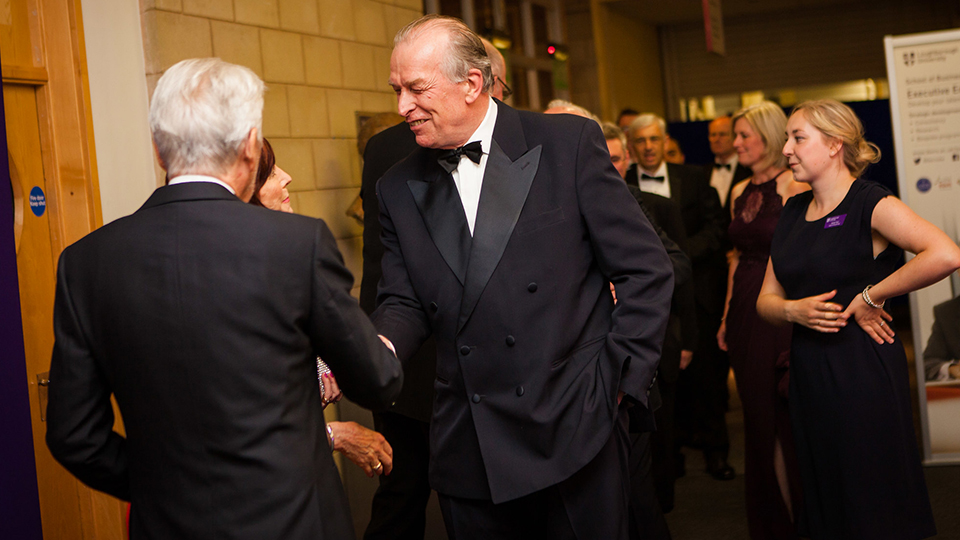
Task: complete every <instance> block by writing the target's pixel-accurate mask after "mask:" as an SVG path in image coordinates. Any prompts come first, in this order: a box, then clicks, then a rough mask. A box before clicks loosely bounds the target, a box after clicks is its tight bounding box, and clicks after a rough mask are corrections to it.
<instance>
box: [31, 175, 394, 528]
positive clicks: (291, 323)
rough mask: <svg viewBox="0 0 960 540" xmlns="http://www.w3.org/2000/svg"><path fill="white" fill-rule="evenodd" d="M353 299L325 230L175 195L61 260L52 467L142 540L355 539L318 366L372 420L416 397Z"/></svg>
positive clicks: (152, 202) (153, 202) (216, 189)
mask: <svg viewBox="0 0 960 540" xmlns="http://www.w3.org/2000/svg"><path fill="white" fill-rule="evenodd" d="M352 282H353V278H352V276H351V275H350V273H349V272H348V271H347V270H346V268H345V267H344V265H343V262H342V260H341V257H340V253H339V251H338V250H337V247H336V243H335V241H334V238H333V237H332V236H331V234H330V231H329V229H328V228H327V226H326V225H325V224H324V223H323V222H322V221H319V220H316V219H311V218H307V217H304V216H298V215H293V214H284V213H282V212H275V211H272V210H267V209H265V208H259V207H255V206H253V205H249V204H245V203H243V202H241V201H240V200H239V199H237V198H236V197H235V196H233V195H231V194H230V193H229V192H228V191H227V190H226V189H224V188H223V187H221V186H218V185H216V184H213V183H188V184H180V185H173V186H167V187H161V188H159V189H158V190H156V191H155V192H154V193H153V195H152V196H151V197H150V199H149V200H148V201H147V202H146V203H145V204H144V205H143V207H142V208H140V209H139V210H138V211H137V212H135V213H134V214H133V215H131V216H128V217H125V218H122V219H120V220H117V221H115V222H113V223H110V224H108V225H106V226H104V227H102V228H100V229H99V230H97V231H94V232H92V233H91V234H89V235H87V236H86V237H84V238H82V239H81V240H79V241H78V242H76V243H75V244H73V245H72V246H70V247H68V248H67V249H65V250H64V251H63V253H62V255H61V257H60V263H59V268H58V273H57V293H56V304H55V309H54V333H55V336H56V342H55V345H54V351H53V359H52V362H51V367H50V387H49V405H48V407H47V444H48V445H49V447H50V450H51V452H52V453H53V455H54V457H55V458H57V460H58V461H59V462H60V463H62V464H63V465H64V466H65V467H66V468H67V469H68V470H69V471H70V472H72V473H73V474H75V475H76V476H77V477H78V478H79V479H80V480H82V481H83V482H84V483H86V484H87V485H89V486H90V487H93V488H95V489H98V490H101V491H104V492H106V493H109V494H110V495H113V496H115V497H119V498H121V499H124V500H127V501H131V502H132V513H131V517H130V529H131V538H134V539H137V538H238V539H239V538H249V539H258V540H259V539H264V538H278V539H279V538H283V539H285V540H286V539H290V538H294V539H307V538H310V539H315V538H344V539H345V538H351V539H352V538H353V537H354V535H353V526H352V523H351V520H350V514H349V509H348V507H347V504H346V501H345V498H344V495H343V489H342V487H341V485H340V478H339V475H338V473H337V468H336V466H335V465H334V462H333V460H332V459H331V456H330V447H329V445H328V444H327V440H326V432H325V430H324V419H323V410H322V408H321V403H320V394H319V388H318V385H317V368H316V361H315V359H316V356H317V355H320V356H322V357H323V359H324V360H325V361H326V362H327V363H328V364H329V365H330V368H331V369H332V370H333V371H334V373H336V374H337V382H338V383H339V385H340V387H341V388H342V389H343V392H344V394H346V395H347V396H348V397H349V398H350V399H352V400H354V401H356V402H357V403H359V404H361V405H362V406H365V407H370V408H384V407H386V406H388V405H389V404H390V403H391V401H392V400H393V399H394V398H395V397H396V396H397V394H398V393H399V390H400V385H401V382H402V373H401V370H400V363H399V362H398V361H397V360H396V359H395V358H393V356H392V354H391V353H390V352H389V351H388V350H387V349H386V347H384V346H383V345H382V343H381V342H380V340H379V338H377V335H376V331H375V330H374V328H373V326H372V325H371V324H370V322H369V320H368V319H367V317H366V315H365V314H364V313H363V311H361V309H360V307H359V306H358V305H357V304H356V302H355V301H354V300H353V299H352V298H351V296H350V292H349V291H350V288H351V286H352ZM111 394H113V395H114V396H116V400H117V403H118V404H119V406H120V411H121V413H122V414H123V424H124V427H125V429H126V437H122V436H120V435H119V434H117V433H116V432H114V431H113V424H114V415H113V408H112V407H111V403H110V396H111Z"/></svg>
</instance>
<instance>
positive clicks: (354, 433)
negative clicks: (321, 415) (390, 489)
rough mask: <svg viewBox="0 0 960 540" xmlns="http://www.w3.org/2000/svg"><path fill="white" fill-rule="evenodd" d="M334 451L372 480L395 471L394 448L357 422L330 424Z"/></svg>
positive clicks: (381, 437)
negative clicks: (345, 457)
mask: <svg viewBox="0 0 960 540" xmlns="http://www.w3.org/2000/svg"><path fill="white" fill-rule="evenodd" d="M328 425H329V426H330V430H331V432H332V433H333V449H334V450H336V451H338V452H340V453H341V454H343V455H345V456H347V459H349V460H350V461H352V462H354V463H355V464H356V465H357V467H360V468H361V469H363V472H364V473H366V475H367V476H368V477H370V478H373V476H374V475H379V474H390V471H392V470H393V448H391V447H390V444H389V443H388V442H387V440H386V439H384V438H383V435H381V434H379V433H377V432H376V431H373V430H371V429H367V428H365V427H363V426H361V425H360V424H358V423H356V422H330V423H329V424H328Z"/></svg>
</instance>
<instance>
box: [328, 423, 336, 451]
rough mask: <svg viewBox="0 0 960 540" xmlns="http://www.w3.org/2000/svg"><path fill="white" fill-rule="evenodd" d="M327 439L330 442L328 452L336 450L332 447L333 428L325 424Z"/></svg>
mask: <svg viewBox="0 0 960 540" xmlns="http://www.w3.org/2000/svg"><path fill="white" fill-rule="evenodd" d="M327 439H328V440H329V442H330V451H331V452H333V451H334V450H336V448H335V447H334V446H333V426H331V425H330V424H327Z"/></svg>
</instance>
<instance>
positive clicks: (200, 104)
mask: <svg viewBox="0 0 960 540" xmlns="http://www.w3.org/2000/svg"><path fill="white" fill-rule="evenodd" d="M264 90H265V87H264V85H263V81H261V80H260V78H259V77H257V76H256V75H255V74H254V73H253V72H252V71H250V70H249V69H247V68H245V67H243V66H237V65H234V64H228V63H227V62H224V61H223V60H220V59H219V58H194V59H190V60H183V61H181V62H178V63H177V64H175V65H174V66H173V67H171V68H170V69H168V70H167V71H166V73H164V74H163V76H162V77H160V81H159V82H157V88H156V89H155V90H154V91H153V99H152V100H151V103H150V132H151V134H152V135H153V142H154V144H156V145H157V154H158V155H159V156H160V160H161V161H162V162H163V164H164V167H165V168H166V169H167V174H168V175H169V177H170V178H173V177H174V176H180V175H182V174H188V173H197V174H210V175H219V174H221V173H223V172H225V171H226V170H227V169H228V168H229V167H230V166H231V165H232V164H233V163H234V162H235V161H236V159H237V157H238V156H239V155H240V150H241V149H242V145H243V143H244V141H245V140H246V138H247V137H248V136H249V134H250V130H251V129H254V128H256V130H257V139H258V140H262V135H261V124H262V119H263V92H264Z"/></svg>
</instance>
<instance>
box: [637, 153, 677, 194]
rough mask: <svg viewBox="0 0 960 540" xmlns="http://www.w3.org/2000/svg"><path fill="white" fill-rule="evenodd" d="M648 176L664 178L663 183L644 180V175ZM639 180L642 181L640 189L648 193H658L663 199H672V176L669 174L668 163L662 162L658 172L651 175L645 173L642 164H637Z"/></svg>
mask: <svg viewBox="0 0 960 540" xmlns="http://www.w3.org/2000/svg"><path fill="white" fill-rule="evenodd" d="M644 174H647V175H650V176H662V177H663V182H661V181H659V180H644V179H643V175H644ZM637 180H639V181H640V189H641V190H642V191H646V192H647V193H656V194H657V195H660V196H661V197H666V198H668V199H669V198H670V176H669V175H668V174H667V162H666V161H661V162H660V167H659V168H657V172H655V173H653V174H650V173H649V172H647V171H645V170H644V169H643V167H641V166H640V164H639V163H638V164H637Z"/></svg>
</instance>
